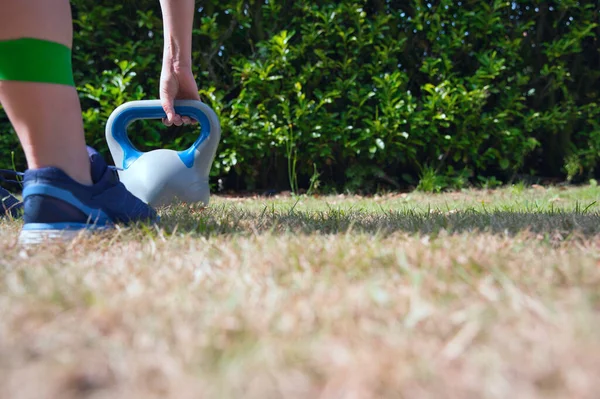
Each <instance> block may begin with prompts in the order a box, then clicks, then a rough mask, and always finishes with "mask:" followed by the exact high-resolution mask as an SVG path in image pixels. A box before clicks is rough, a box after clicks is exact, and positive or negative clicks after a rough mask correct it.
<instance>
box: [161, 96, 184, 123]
mask: <svg viewBox="0 0 600 399" xmlns="http://www.w3.org/2000/svg"><path fill="white" fill-rule="evenodd" d="M162 106H163V109H164V111H165V114H166V115H167V117H166V118H163V123H164V124H165V125H166V126H172V125H175V126H181V125H183V120H182V118H181V116H180V115H179V114H177V113H176V112H175V108H174V107H173V101H172V100H163V104H162Z"/></svg>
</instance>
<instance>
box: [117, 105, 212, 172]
mask: <svg viewBox="0 0 600 399" xmlns="http://www.w3.org/2000/svg"><path fill="white" fill-rule="evenodd" d="M174 105H175V112H177V113H178V114H179V115H182V116H189V117H192V118H194V119H195V120H197V121H198V122H199V123H200V135H199V136H198V139H197V140H196V141H195V142H194V144H192V145H191V147H190V148H188V149H187V150H184V151H179V152H178V155H179V157H180V158H181V161H182V162H183V163H184V164H185V166H187V167H188V168H191V167H192V166H193V165H194V159H195V155H196V152H197V150H198V147H199V146H200V145H201V144H202V143H203V142H204V141H206V140H207V139H209V138H210V139H211V141H213V140H216V141H218V140H219V138H220V136H221V125H220V123H219V119H218V118H217V115H216V114H215V112H214V111H213V110H212V108H210V107H209V106H208V105H206V104H204V103H203V102H201V101H197V100H175V104H174ZM160 118H166V114H165V111H164V110H163V108H162V105H161V102H160V100H139V101H130V102H127V103H125V104H122V105H120V106H119V107H117V108H116V109H115V110H114V111H113V112H112V113H111V114H110V117H109V118H108V122H107V123H106V141H107V142H108V148H109V149H110V153H111V155H112V157H113V160H114V162H115V166H117V167H119V168H122V169H127V168H128V167H129V166H130V165H131V164H132V163H133V162H134V161H135V160H136V159H138V158H139V157H140V156H142V154H143V152H142V151H140V150H138V149H137V148H135V146H134V145H133V143H132V142H131V140H129V137H128V136H127V127H128V126H129V125H130V124H131V123H132V122H134V121H136V120H140V119H160Z"/></svg>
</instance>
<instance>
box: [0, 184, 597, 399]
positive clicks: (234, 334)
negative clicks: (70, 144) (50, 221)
mask: <svg viewBox="0 0 600 399" xmlns="http://www.w3.org/2000/svg"><path fill="white" fill-rule="evenodd" d="M553 190H554V191H552V190H535V189H531V190H529V189H524V190H519V192H514V191H510V190H501V191H496V192H491V193H485V192H466V193H461V194H445V195H440V196H425V195H419V194H411V195H410V196H391V197H386V198H376V199H360V198H338V197H326V198H320V199H306V198H305V199H301V200H300V202H298V203H296V201H295V200H293V199H277V198H275V199H254V200H252V199H249V200H226V199H218V198H216V199H215V202H214V205H212V206H211V207H210V209H207V210H205V211H199V210H195V209H193V208H191V209H190V208H183V207H180V208H176V209H171V210H165V211H164V225H163V228H162V230H159V231H157V230H149V229H143V228H137V229H131V230H123V231H120V232H118V233H117V234H107V235H100V236H94V237H91V238H81V239H80V240H79V241H75V242H73V243H69V244H61V245H52V246H50V245H48V246H42V247H39V248H37V249H23V248H19V247H18V246H16V244H15V242H16V234H17V232H18V229H19V224H18V223H17V222H7V221H4V222H0V252H1V254H2V256H1V257H0V315H1V317H0V398H3V399H4V398H11V399H12V398H14V399H22V398H37V399H42V398H52V399H54V398H66V399H68V398H119V399H120V398H154V397H156V398H158V397H160V398H242V397H243V398H387V397H390V398H392V397H393V398H398V397H406V398H596V397H598V392H600V378H598V375H600V334H599V333H598V331H599V329H600V251H599V250H598V246H599V244H600V224H599V223H598V222H599V221H600V217H599V216H598V214H597V213H596V209H597V207H596V205H595V204H593V203H592V199H593V198H595V197H597V195H598V194H599V193H600V190H599V189H597V188H593V187H591V188H590V187H587V188H580V189H571V190H567V191H559V190H558V189H553ZM557 197H558V198H559V200H556V199H555V198H557ZM482 201H483V202H484V204H482V203H481V202H482ZM576 201H580V203H579V204H577V203H576ZM525 203H528V204H529V203H536V204H537V205H535V209H529V208H528V207H527V206H525V205H524V204H525ZM554 205H560V207H559V208H561V210H560V211H556V208H555V210H554V211H552V212H550V209H552V207H553V206H554ZM528 209H529V210H528Z"/></svg>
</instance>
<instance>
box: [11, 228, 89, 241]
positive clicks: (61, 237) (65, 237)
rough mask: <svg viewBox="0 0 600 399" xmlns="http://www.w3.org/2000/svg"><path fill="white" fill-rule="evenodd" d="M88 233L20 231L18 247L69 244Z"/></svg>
mask: <svg viewBox="0 0 600 399" xmlns="http://www.w3.org/2000/svg"><path fill="white" fill-rule="evenodd" d="M89 233H90V231H89V230H86V229H82V230H21V233H20V234H19V244H20V245H39V244H44V243H57V242H62V243H65V242H70V241H73V240H74V239H75V238H77V237H79V236H80V235H82V234H89Z"/></svg>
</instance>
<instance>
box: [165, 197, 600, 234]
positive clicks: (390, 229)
mask: <svg viewBox="0 0 600 399" xmlns="http://www.w3.org/2000/svg"><path fill="white" fill-rule="evenodd" d="M161 225H162V227H163V229H164V230H165V232H166V233H169V234H170V233H174V232H177V233H188V234H192V235H199V236H206V237H208V236H214V235H226V234H237V235H245V234H257V233H265V232H270V233H272V234H284V233H291V234H340V233H342V234H343V233H347V232H355V233H366V234H378V235H383V236H385V235H389V234H391V233H395V232H406V233H419V234H427V235H436V234H438V233H440V232H442V231H446V232H449V233H463V232H489V233H496V234H516V233H519V232H523V231H529V232H532V233H538V234H542V235H547V234H548V235H549V234H552V235H556V234H560V235H561V237H562V238H567V237H569V236H571V235H575V236H588V237H589V236H594V235H596V234H599V233H600V213H598V212H588V211H587V209H579V208H577V209H575V210H573V211H565V210H551V211H521V210H515V211H512V210H507V209H502V210H485V211H481V210H476V209H466V210H460V211H449V212H441V211H429V212H427V211H415V210H413V209H393V210H384V209H381V210H380V211H377V212H373V211H364V210H361V209H350V210H348V209H335V208H330V209H328V210H325V211H298V210H295V209H294V208H293V207H292V208H290V209H287V210H285V209H276V208H274V207H272V208H270V207H265V208H263V209H262V210H260V211H249V210H246V209H244V208H243V207H242V206H226V205H218V206H211V207H209V208H207V209H204V210H197V209H196V210H194V208H185V207H178V208H172V209H168V210H165V212H163V215H162V222H161Z"/></svg>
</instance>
